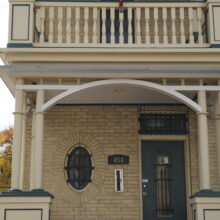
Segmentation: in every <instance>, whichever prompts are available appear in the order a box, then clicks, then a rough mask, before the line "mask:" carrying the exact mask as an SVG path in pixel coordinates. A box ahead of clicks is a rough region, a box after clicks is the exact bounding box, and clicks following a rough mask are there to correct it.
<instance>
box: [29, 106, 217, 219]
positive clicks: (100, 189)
mask: <svg viewBox="0 0 220 220" xmlns="http://www.w3.org/2000/svg"><path fill="white" fill-rule="evenodd" d="M141 112H147V113H185V114H186V115H188V118H189V123H188V129H189V135H187V137H186V140H185V163H187V164H186V182H187V183H186V184H187V186H186V188H187V196H190V195H192V194H193V193H195V192H198V190H199V173H198V149H197V130H196V123H197V122H196V114H195V113H194V112H193V111H192V110H189V109H188V108H187V107H183V106H142V107H140V106H55V107H53V108H52V109H51V110H50V111H48V112H47V113H46V115H45V138H44V160H43V161H44V162H43V188H44V189H45V190H47V191H49V192H50V193H52V194H53V195H54V196H55V199H54V200H53V203H52V209H51V219H52V220H61V219H62V220H71V219H74V220H81V219H83V220H90V219H91V220H93V219H94V220H102V219H108V220H113V219H114V220H121V219H126V220H129V219H130V220H139V219H141V213H142V208H141V187H140V178H141V177H140V175H141V174H140V173H141V172H140V156H139V155H140V141H141V136H140V135H139V134H138V130H139V123H138V117H139V114H140V113H141ZM30 130H31V117H30V118H28V125H27V150H26V158H27V160H26V173H27V176H26V181H25V187H26V188H27V189H28V185H29V183H28V179H29V176H28V173H29V167H30V161H29V158H30V134H31V132H30ZM158 139H163V136H158ZM78 143H81V144H83V145H84V146H86V147H87V149H88V150H89V152H91V154H92V159H93V165H94V167H95V169H94V172H93V176H92V183H90V184H89V185H88V186H87V187H86V188H85V189H84V190H83V191H81V192H77V191H76V190H74V189H73V188H72V187H70V186H69V185H68V184H67V183H66V181H65V177H64V162H65V158H66V154H67V152H68V150H69V149H70V148H71V147H72V146H74V145H75V144H78ZM209 145H210V165H211V166H210V169H211V185H212V186H211V187H212V189H213V190H219V186H218V177H217V169H216V163H217V161H216V159H217V158H216V151H215V126H214V121H213V120H209ZM112 154H125V155H129V157H130V164H129V165H108V162H107V157H108V155H112ZM187 167H189V169H187ZM115 168H123V171H124V187H125V191H124V192H123V193H116V192H115V183H114V169H115Z"/></svg>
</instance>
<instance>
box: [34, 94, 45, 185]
mask: <svg viewBox="0 0 220 220" xmlns="http://www.w3.org/2000/svg"><path fill="white" fill-rule="evenodd" d="M44 96H45V94H44V90H38V91H37V103H36V113H35V146H34V186H33V188H34V189H42V168H43V164H42V163H43V141H44V140H43V134H44V112H42V111H41V106H42V105H43V104H44Z"/></svg>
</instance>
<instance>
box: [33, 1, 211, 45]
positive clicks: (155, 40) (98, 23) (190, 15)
mask: <svg viewBox="0 0 220 220" xmlns="http://www.w3.org/2000/svg"><path fill="white" fill-rule="evenodd" d="M62 5H63V4H62V3H57V2H56V3H55V2H53V3H51V2H50V3H48V2H47V3H45V2H37V3H36V4H35V12H36V13H35V19H34V20H35V21H36V22H35V24H34V25H35V35H34V46H35V47H208V46H209V44H208V39H207V32H206V30H207V29H206V16H205V15H206V7H205V4H203V3H170V4H167V3H166V4H164V3H160V4H158V3H127V4H125V5H124V7H123V8H121V9H119V5H118V3H100V2H99V3H97V2H96V3H65V6H62Z"/></svg>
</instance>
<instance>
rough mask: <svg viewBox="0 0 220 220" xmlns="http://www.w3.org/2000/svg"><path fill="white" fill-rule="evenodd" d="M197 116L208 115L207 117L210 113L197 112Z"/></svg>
mask: <svg viewBox="0 0 220 220" xmlns="http://www.w3.org/2000/svg"><path fill="white" fill-rule="evenodd" d="M196 114H197V115H206V116H207V115H208V114H209V113H208V112H197V113H196Z"/></svg>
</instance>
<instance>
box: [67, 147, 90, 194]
mask: <svg viewBox="0 0 220 220" xmlns="http://www.w3.org/2000/svg"><path fill="white" fill-rule="evenodd" d="M65 169H66V174H67V182H68V183H70V184H71V185H72V186H73V187H74V188H75V189H77V190H81V189H83V188H85V187H86V186H87V185H88V183H89V182H91V175H92V169H93V168H92V160H91V155H90V154H89V152H88V151H87V150H86V149H85V148H84V147H81V146H79V147H76V148H74V149H73V150H72V151H71V153H70V154H69V155H68V156H67V167H66V168H65Z"/></svg>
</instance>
